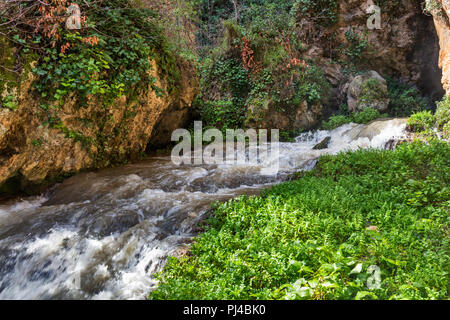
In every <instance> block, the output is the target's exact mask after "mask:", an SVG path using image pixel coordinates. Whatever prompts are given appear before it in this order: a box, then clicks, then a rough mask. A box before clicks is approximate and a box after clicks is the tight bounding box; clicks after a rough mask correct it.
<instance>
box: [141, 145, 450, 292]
mask: <svg viewBox="0 0 450 320" xmlns="http://www.w3.org/2000/svg"><path fill="white" fill-rule="evenodd" d="M449 154H450V146H449V145H448V144H447V143H445V142H438V141H433V142H431V143H430V144H422V143H418V142H417V143H412V144H403V145H401V146H399V147H398V148H397V149H396V150H395V151H380V150H366V151H356V152H349V153H343V154H340V155H338V156H326V157H322V158H321V159H320V161H319V164H318V166H317V167H316V169H315V170H314V171H313V172H311V173H303V174H301V175H300V176H302V177H301V178H300V179H299V180H297V181H293V182H288V183H284V184H281V185H279V186H276V187H273V188H271V189H269V190H267V191H265V192H263V194H262V195H261V196H260V197H251V198H247V197H241V198H239V199H237V200H235V201H230V202H228V203H224V204H221V205H218V206H216V207H215V210H214V214H213V215H212V217H211V218H210V219H209V220H208V223H209V227H208V230H207V231H206V232H205V233H204V234H202V235H200V236H199V238H198V239H197V241H196V242H195V243H194V244H193V245H192V250H191V255H188V256H184V257H181V258H170V259H169V261H168V263H167V266H166V267H165V269H164V272H163V273H162V274H161V276H160V280H161V282H160V285H159V287H158V289H157V290H156V291H154V292H152V293H151V294H150V298H152V299H254V298H257V299H371V298H377V299H444V298H448V292H447V290H448V270H449V256H448V248H449V243H448V227H449V225H448V223H449V221H448V210H449V204H450V203H449V200H448V199H449V195H450V189H449V183H450V159H449V157H448V155H449ZM372 265H376V266H378V267H379V268H380V270H381V285H380V287H379V288H378V289H372V290H369V289H368V287H367V286H366V283H367V281H368V280H369V281H370V279H369V277H370V276H371V274H370V273H368V268H369V266H372Z"/></svg>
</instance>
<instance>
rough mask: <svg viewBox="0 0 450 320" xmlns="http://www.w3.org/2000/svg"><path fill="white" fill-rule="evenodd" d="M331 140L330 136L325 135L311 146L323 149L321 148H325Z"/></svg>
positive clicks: (315, 148)
mask: <svg viewBox="0 0 450 320" xmlns="http://www.w3.org/2000/svg"><path fill="white" fill-rule="evenodd" d="M330 142H331V137H326V138H325V139H323V140H322V141H320V142H319V143H318V144H316V145H315V146H314V148H313V150H323V149H327V148H328V145H329V144H330Z"/></svg>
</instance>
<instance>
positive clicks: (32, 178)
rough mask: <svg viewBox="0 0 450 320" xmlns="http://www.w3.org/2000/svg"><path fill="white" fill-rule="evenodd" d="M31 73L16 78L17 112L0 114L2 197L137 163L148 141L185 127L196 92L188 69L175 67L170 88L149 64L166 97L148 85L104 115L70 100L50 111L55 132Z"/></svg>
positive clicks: (91, 103) (92, 102)
mask: <svg viewBox="0 0 450 320" xmlns="http://www.w3.org/2000/svg"><path fill="white" fill-rule="evenodd" d="M29 69H30V68H24V71H23V74H21V75H20V79H21V80H20V83H19V84H18V86H17V89H16V90H18V92H16V100H17V101H16V103H17V108H13V109H9V108H5V107H3V108H0V193H1V192H17V191H18V190H22V191H27V192H38V191H40V190H41V189H42V188H45V187H46V186H48V185H49V184H51V183H53V182H54V181H55V180H57V179H59V178H60V177H65V176H67V175H71V174H74V173H76V172H79V171H80V170H83V169H89V168H99V167H105V166H109V165H111V164H117V163H123V162H124V161H127V160H129V159H137V158H138V157H139V156H140V155H141V154H142V153H143V152H145V150H146V148H147V146H148V143H149V141H150V140H151V139H160V140H161V139H162V140H163V141H167V139H166V137H167V136H168V137H169V139H170V135H168V134H167V132H171V131H172V130H174V129H176V128H179V127H182V126H183V125H185V123H184V122H185V121H186V119H187V114H188V112H189V108H190V106H191V104H192V101H193V99H194V97H195V96H196V94H197V93H198V90H199V89H198V81H197V78H196V76H195V70H194V69H193V67H192V66H191V65H190V64H189V63H187V62H184V61H179V62H178V71H179V74H180V80H179V81H178V85H177V87H176V88H168V85H167V83H166V81H165V79H162V78H161V76H160V73H159V72H158V71H159V68H158V66H157V65H156V63H155V62H153V68H152V70H151V72H152V74H153V76H155V77H156V78H157V83H156V85H157V86H159V87H160V88H162V89H164V90H165V91H166V92H169V93H168V94H166V95H164V96H162V97H159V96H157V95H156V93H155V91H153V90H152V89H151V87H150V85H149V87H148V88H147V89H143V90H140V92H139V93H138V95H137V96H136V97H134V98H133V99H132V100H129V98H127V97H126V96H122V97H121V98H120V99H117V100H115V101H114V103H113V104H112V105H111V106H110V107H108V108H106V109H105V106H104V105H103V104H102V103H101V102H99V101H97V100H96V99H95V98H94V97H90V98H88V102H87V104H86V105H84V106H80V103H79V101H78V100H77V99H76V98H75V97H73V96H72V97H69V98H68V99H67V100H66V102H65V103H64V105H63V106H62V107H61V108H60V109H58V110H54V112H55V115H56V116H57V118H59V119H61V124H60V125H58V126H56V127H55V126H49V125H48V124H46V123H45V120H46V119H45V116H44V112H43V110H42V109H41V107H40V101H39V99H38V98H37V97H36V95H35V93H34V91H33V87H32V83H33V81H34V80H35V78H34V75H33V73H31V72H29V71H27V70H29ZM170 89H172V90H170ZM5 92H6V91H4V92H3V95H5V94H6V93H5ZM161 123H162V124H163V125H161ZM161 137H165V138H161Z"/></svg>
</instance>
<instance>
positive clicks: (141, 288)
mask: <svg viewBox="0 0 450 320" xmlns="http://www.w3.org/2000/svg"><path fill="white" fill-rule="evenodd" d="M405 127H406V120H405V119H391V120H380V121H375V122H372V123H371V124H368V125H358V124H347V125H344V126H342V127H340V128H337V129H335V130H332V131H316V132H308V133H304V134H302V135H300V136H299V137H297V139H296V141H295V142H294V143H282V144H281V145H280V159H279V163H280V172H279V173H278V174H277V175H275V176H260V174H259V173H260V170H259V169H260V168H258V166H255V165H253V166H252V165H246V164H241V165H208V166H207V165H202V166H195V165H192V166H175V165H174V164H172V162H171V160H170V158H169V157H159V158H152V159H149V160H146V161H144V162H140V163H135V164H130V165H127V166H124V167H122V168H111V169H105V170H102V171H100V172H96V173H93V172H91V173H83V174H80V175H77V176H75V177H72V178H70V179H68V180H67V181H66V182H64V183H62V184H61V185H59V186H57V187H56V188H55V189H54V190H53V191H52V192H51V193H49V194H47V195H43V196H39V197H30V198H27V199H17V200H14V201H8V202H6V203H3V204H0V253H1V254H0V299H144V298H145V297H146V295H147V294H148V293H149V291H150V290H152V289H153V288H154V287H155V286H156V284H157V283H156V281H155V280H154V279H153V278H152V274H153V273H154V272H156V271H159V270H161V268H162V267H163V265H164V263H165V260H166V258H167V257H168V255H170V254H172V253H173V252H174V251H175V250H177V249H179V248H181V247H183V246H185V245H186V244H188V243H190V241H191V239H192V237H193V236H195V234H196V231H197V230H196V226H197V224H198V223H199V222H200V221H201V220H202V218H203V217H204V214H205V213H206V212H207V210H208V209H209V208H210V205H211V203H213V202H215V201H225V200H228V199H231V198H233V197H236V196H238V195H244V194H245V195H255V194H258V193H259V191H260V190H261V189H262V188H264V187H267V186H269V185H272V184H276V183H280V182H282V181H284V180H285V179H286V178H287V177H288V176H289V175H290V174H291V173H293V172H295V171H298V170H310V169H312V168H313V167H314V165H315V163H316V160H317V158H318V157H320V156H321V155H324V154H337V153H339V152H341V151H344V150H355V149H358V148H384V147H385V146H386V144H387V143H388V142H389V141H392V140H396V139H400V138H402V137H403V135H404V132H405ZM327 137H330V138H331V140H330V142H329V145H328V148H326V149H323V150H313V147H314V146H315V145H316V144H317V143H319V142H321V141H322V140H323V139H325V138H327Z"/></svg>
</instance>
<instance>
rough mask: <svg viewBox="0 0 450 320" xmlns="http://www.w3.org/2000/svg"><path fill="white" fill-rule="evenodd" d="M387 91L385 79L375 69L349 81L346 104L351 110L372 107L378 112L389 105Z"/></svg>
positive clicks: (384, 109)
mask: <svg viewBox="0 0 450 320" xmlns="http://www.w3.org/2000/svg"><path fill="white" fill-rule="evenodd" d="M389 101H390V99H389V93H388V88H387V83H386V80H385V79H383V77H381V76H380V75H379V74H378V73H377V72H376V71H369V72H368V73H366V74H363V75H358V76H356V77H355V78H353V80H352V81H351V82H350V83H349V85H348V89H347V104H348V109H349V110H350V111H351V112H357V111H362V110H364V109H365V108H373V109H376V110H378V111H380V112H383V111H386V110H387V109H388V107H389Z"/></svg>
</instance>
